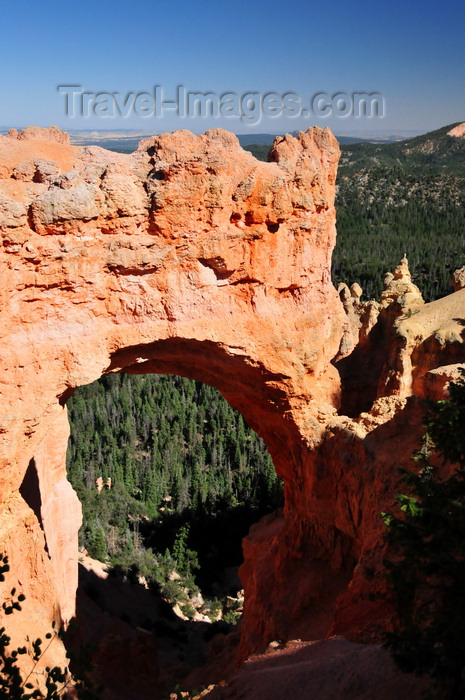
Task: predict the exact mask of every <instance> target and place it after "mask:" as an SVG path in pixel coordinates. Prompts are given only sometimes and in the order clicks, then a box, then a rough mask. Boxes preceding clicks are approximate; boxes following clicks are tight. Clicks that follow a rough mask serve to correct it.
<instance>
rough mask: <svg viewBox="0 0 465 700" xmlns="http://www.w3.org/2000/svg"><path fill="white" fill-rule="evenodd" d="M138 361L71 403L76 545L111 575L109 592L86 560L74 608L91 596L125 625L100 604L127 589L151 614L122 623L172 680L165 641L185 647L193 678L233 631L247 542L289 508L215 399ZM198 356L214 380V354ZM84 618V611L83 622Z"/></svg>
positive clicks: (257, 453) (267, 465)
mask: <svg viewBox="0 0 465 700" xmlns="http://www.w3.org/2000/svg"><path fill="white" fill-rule="evenodd" d="M171 350H172V348H170V351H171ZM198 350H199V349H198V347H195V354H197V355H199V352H198ZM152 352H153V349H152ZM136 354H137V356H138V358H137V359H138V362H137V363H136V366H134V364H131V365H127V366H126V367H125V369H124V371H122V372H117V373H112V374H108V375H105V376H103V377H102V378H101V379H100V380H99V381H98V382H95V383H94V384H93V385H89V386H83V387H80V388H79V389H78V390H77V391H76V392H75V394H74V396H73V397H72V399H71V400H70V401H68V412H69V416H70V419H71V425H72V430H71V438H70V443H69V448H68V457H67V462H68V477H69V479H70V481H71V483H72V485H73V487H74V488H75V489H76V491H77V492H78V495H79V498H80V500H81V503H82V505H83V510H84V523H83V529H81V546H82V547H84V548H85V549H87V550H88V552H89V554H91V555H92V557H93V558H94V557H95V558H96V559H103V560H105V561H106V562H107V563H109V564H110V565H111V566H110V567H109V568H110V570H111V573H112V576H111V577H110V578H111V579H112V580H111V582H107V584H106V585H103V584H102V581H99V580H98V577H97V578H96V576H95V572H94V571H93V569H92V566H93V564H92V563H91V562H90V560H89V559H87V558H86V559H85V570H84V568H81V572H80V589H81V590H80V592H79V595H78V601H79V599H80V597H81V598H82V596H83V593H86V594H87V596H89V595H90V597H91V598H93V600H94V602H96V603H97V604H98V605H99V606H100V607H101V608H102V609H106V610H107V612H108V611H110V612H112V613H113V614H116V615H118V609H117V606H116V605H115V604H113V603H112V602H111V600H110V601H109V600H105V597H107V598H108V599H111V596H112V595H113V596H114V592H113V593H112V592H111V590H110V588H111V586H113V588H114V587H116V588H117V589H118V590H122V587H124V584H123V581H126V583H127V584H129V585H127V586H126V590H127V591H131V590H132V591H133V592H135V597H136V598H137V599H139V598H140V597H141V596H142V599H143V601H144V602H143V603H142V605H143V606H144V607H145V610H144V612H143V614H141V611H140V610H135V611H134V612H130V613H128V612H127V610H120V611H119V616H120V617H122V618H123V620H125V621H126V622H129V623H131V624H132V625H133V626H135V627H138V626H139V627H140V626H142V627H144V628H145V629H147V630H148V631H149V632H151V633H152V634H153V635H154V637H155V639H156V640H157V642H156V643H157V645H160V644H161V646H162V648H163V650H164V655H163V654H162V657H163V658H162V659H161V661H160V663H165V664H167V668H165V669H164V671H163V673H168V674H169V668H170V664H171V663H172V662H171V661H170V660H169V659H168V661H166V658H165V657H166V656H168V657H169V653H168V652H167V651H166V649H167V647H169V644H168V642H167V641H166V639H167V637H168V638H169V637H170V636H171V637H173V635H174V641H175V642H176V643H177V644H179V639H180V637H184V638H185V639H186V638H187V640H188V643H187V644H186V643H181V652H178V656H179V654H181V656H183V657H184V663H185V664H186V665H187V666H190V668H191V670H192V668H194V667H195V666H196V665H201V664H202V663H203V662H204V661H205V660H206V655H207V650H208V645H209V640H210V639H211V638H212V637H213V636H214V635H215V633H217V632H218V631H221V632H223V633H226V632H231V631H233V629H234V628H233V626H232V625H233V623H236V622H237V620H238V618H239V616H240V612H241V610H242V600H243V598H242V592H241V588H242V586H241V583H240V580H239V578H238V576H237V568H238V566H239V564H240V563H241V559H242V552H241V543H242V539H243V537H244V536H246V535H247V533H248V530H249V527H250V526H251V525H252V524H253V523H254V522H256V521H258V520H259V519H260V518H261V517H262V516H263V515H265V514H269V513H270V512H272V511H276V510H277V509H278V508H279V507H280V506H281V505H282V488H281V486H280V480H279V479H278V477H277V475H276V471H275V469H274V466H273V463H272V461H271V458H270V456H269V454H268V452H267V450H266V447H265V444H264V442H263V441H262V440H261V439H260V438H258V436H257V435H256V434H255V433H254V431H252V430H251V429H250V428H249V427H248V426H247V424H246V422H245V421H244V419H243V417H242V415H241V414H240V413H239V412H238V411H236V410H235V409H233V408H232V407H231V405H230V404H229V403H228V402H227V401H226V400H225V399H224V398H223V397H222V396H221V395H220V393H219V392H218V391H217V390H216V389H214V388H213V387H212V386H210V385H207V384H205V383H203V382H200V381H199V380H197V381H196V380H189V379H187V378H185V377H182V376H179V375H176V376H175V375H165V374H164V375H161V374H152V373H146V372H144V373H141V370H147V369H148V365H147V363H148V362H153V360H149V359H148V357H147V355H148V353H147V352H146V353H145V354H144V353H143V352H141V349H138V352H137V353H136ZM199 356H201V357H202V361H207V362H209V365H210V368H211V373H210V376H212V375H213V371H214V366H213V364H212V361H211V357H210V356H209V353H208V352H204V353H201V354H200V355H199ZM141 359H142V360H143V361H142V362H141ZM126 361H127V355H126V357H125V362H126ZM172 362H173V355H171V363H172ZM219 364H220V366H221V363H219ZM161 365H162V363H161V361H157V362H156V363H155V365H153V366H157V367H159V366H161ZM150 368H152V365H150ZM163 368H164V369H166V368H167V364H166V365H165V366H164V367H163ZM128 369H132V370H133V372H132V373H128V371H127V370H128ZM134 370H137V371H136V372H134ZM186 373H187V372H186ZM192 373H194V371H192ZM105 518H106V519H107V522H104V520H105ZM197 564H199V565H200V566H199V568H198V569H197ZM137 583H138V585H136V587H135V584H137ZM141 583H142V586H143V587H146V589H147V591H146V593H147V596H146V597H145V598H144V596H143V593H142V591H141V585H140V584H141ZM154 592H155V594H156V595H151V594H153V593H154ZM159 594H161V596H160V595H159ZM127 595H129V594H128V593H127V592H126V594H125V596H127ZM163 601H165V602H166V601H168V602H169V604H170V609H169V610H168V609H167V607H166V605H164V604H163ZM131 605H135V606H136V608H137V606H138V605H140V600H139V603H131ZM147 606H150V607H151V608H152V609H151V611H150V612H148V610H147ZM84 607H85V606H84V605H83V603H82V600H81V604H80V605H78V616H79V614H81V615H83V614H84V613H83V612H82V611H83V610H84ZM173 608H174V609H175V612H176V613H177V615H178V618H176V617H175V616H173V613H172V609H173ZM128 609H130V606H128ZM79 611H81V613H80V612H79ZM181 618H185V619H184V622H182V621H181ZM196 623H197V627H198V629H197V630H194V627H195V624H196ZM83 624H84V625H86V624H88V623H86V622H84V623H83ZM167 627H168V635H167V634H166V632H167ZM208 627H210V629H208ZM160 630H161V631H162V633H161V634H160ZM186 635H187V636H186ZM235 637H236V642H235V644H236V645H237V642H238V637H237V634H236V635H235ZM160 638H164V640H163V641H160ZM171 641H172V646H174V642H173V640H171ZM193 648H195V653H192V649H193ZM189 649H190V651H189ZM234 655H235V652H234V650H233V649H232V650H231V654H230V656H231V658H233V657H234ZM177 661H178V662H179V658H177ZM167 669H168V670H167Z"/></svg>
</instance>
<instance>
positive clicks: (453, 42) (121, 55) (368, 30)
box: [0, 0, 465, 134]
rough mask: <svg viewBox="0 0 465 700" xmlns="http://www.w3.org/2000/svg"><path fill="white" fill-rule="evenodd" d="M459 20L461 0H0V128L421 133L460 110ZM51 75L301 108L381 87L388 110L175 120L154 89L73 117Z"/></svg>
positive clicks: (463, 95)
mask: <svg viewBox="0 0 465 700" xmlns="http://www.w3.org/2000/svg"><path fill="white" fill-rule="evenodd" d="M464 29H465V3H464V2H463V0H452V1H451V2H442V3H439V2H437V1H435V2H432V1H430V0H426V1H424V2H412V1H411V0H404V2H399V1H398V0H394V1H393V2H389V3H379V2H374V1H372V2H365V1H363V0H353V1H352V2H347V1H342V0H321V1H320V2H314V1H313V0H311V1H308V2H297V1H295V0H288V1H287V2H276V1H274V2H273V1H272V0H271V1H268V2H262V1H259V2H254V1H253V0H249V1H248V2H244V1H243V0H235V1H234V2H230V1H229V0H225V1H223V2H219V1H218V0H215V1H214V2H213V0H204V1H203V2H193V1H192V0H191V1H190V2H187V1H185V0H169V2H158V1H156V0H152V1H150V0H133V1H132V2H131V3H127V2H121V1H120V0H113V1H112V2H109V1H107V0H103V1H100V2H99V1H98V0H94V1H93V2H89V1H88V0H81V2H76V3H65V2H63V1H61V2H56V0H49V1H48V2H46V3H38V2H36V1H35V0H34V2H32V1H31V0H29V1H27V2H23V3H21V4H15V5H13V3H11V2H4V3H3V4H2V11H1V35H2V62H1V67H0V86H1V100H0V126H17V127H22V126H25V125H27V124H39V125H49V124H57V125H58V126H60V127H62V128H64V129H79V128H81V129H86V128H91V129H121V128H128V129H129V128H133V129H140V130H145V131H155V132H156V131H164V130H172V129H177V128H188V129H191V130H192V131H196V132H203V131H205V129H207V128H210V127H211V126H222V127H224V128H227V129H230V130H231V131H235V132H242V133H250V132H254V131H255V132H267V133H283V132H286V131H292V130H294V129H303V128H307V126H310V125H312V124H318V125H320V126H325V125H329V126H330V127H331V128H332V129H333V131H335V132H336V133H337V134H345V133H347V134H353V133H360V134H363V133H367V132H374V131H382V132H388V133H389V132H395V131H402V132H407V131H415V132H424V131H429V130H431V129H435V128H438V127H440V126H443V125H445V124H449V123H452V122H457V121H465V31H464ZM58 85H80V86H82V89H83V90H84V91H87V92H91V93H94V94H97V93H109V94H110V95H111V99H112V100H113V95H114V94H117V95H119V96H121V99H122V100H124V99H126V98H127V94H128V93H132V94H133V95H134V96H135V95H136V94H138V93H140V92H145V93H148V94H149V96H150V95H153V92H154V86H155V85H159V86H161V88H162V90H163V98H164V99H165V100H169V99H173V98H174V96H175V94H176V86H177V85H183V86H184V87H185V89H186V91H189V92H213V93H214V94H215V95H217V96H218V99H220V96H221V95H222V94H223V93H226V92H227V93H234V94H235V95H236V96H237V99H238V100H239V103H238V104H240V99H242V96H243V95H244V93H247V92H254V93H256V94H257V95H259V100H260V99H262V97H263V96H264V95H265V94H267V93H275V94H276V95H277V96H278V97H279V98H281V96H282V95H283V94H285V93H295V94H296V95H298V96H299V97H300V99H301V101H302V106H303V107H308V106H309V105H310V104H311V98H312V96H314V95H315V94H316V93H325V94H326V95H328V96H329V97H332V96H333V95H334V94H335V93H344V94H345V95H348V96H351V95H352V94H353V93H354V92H378V93H380V94H381V95H382V96H383V97H384V100H385V102H384V107H385V114H384V117H383V118H371V119H367V118H366V117H358V118H355V117H353V116H351V115H349V116H346V117H341V116H338V117H336V116H334V115H329V116H327V117H323V116H320V115H319V114H317V113H316V112H315V111H314V110H313V111H312V110H310V115H309V116H308V117H306V118H303V117H300V116H299V117H292V116H290V115H289V114H287V113H285V110H284V108H283V109H282V110H281V112H280V113H279V115H278V116H274V117H273V116H269V115H266V114H265V115H263V116H262V118H261V119H260V120H258V121H257V120H256V119H255V121H256V123H254V124H252V122H251V121H247V120H244V119H241V118H240V117H239V116H236V117H224V116H223V117H222V118H216V119H214V118H208V117H204V118H193V117H185V118H181V117H178V116H177V115H176V114H175V112H174V111H173V110H165V111H164V114H163V116H162V117H159V116H154V115H153V114H152V113H151V112H150V108H151V105H150V100H149V101H148V102H145V103H144V104H143V105H142V107H143V108H144V105H145V108H146V110H147V111H146V112H143V111H141V110H140V109H139V114H137V113H136V112H135V110H134V109H133V110H132V112H131V114H130V115H129V116H128V117H127V118H122V117H118V116H115V117H112V118H110V117H107V118H103V117H101V116H100V117H98V116H96V113H95V109H94V107H95V103H94V102H91V103H90V106H89V114H90V116H89V117H88V118H84V117H80V116H79V104H78V102H79V101H78V102H76V107H75V112H76V116H74V117H73V118H71V117H68V116H67V115H66V113H65V103H66V97H65V95H63V94H60V93H59V92H58V91H57V86H58ZM95 99H97V98H95ZM106 99H107V98H104V100H106ZM131 99H132V97H131V95H130V96H129V102H127V103H126V104H127V105H129V104H130V100H131ZM108 104H109V103H107V107H108ZM251 104H252V103H249V114H253V110H252V111H251ZM276 104H277V103H273V105H274V106H276ZM113 106H114V104H113ZM278 106H279V105H278ZM294 106H295V105H294ZM323 106H324V104H323ZM152 107H153V104H152ZM236 107H237V105H236V106H235V107H234V109H236ZM331 107H332V105H331ZM234 109H233V113H234ZM333 111H334V110H333ZM152 112H153V110H152ZM107 113H108V111H107ZM113 113H114V114H117V111H116V109H114V110H113ZM144 113H145V114H148V115H149V116H145V117H143V116H140V114H144ZM254 114H255V115H256V114H257V112H255V113H254ZM268 114H270V111H269V110H268Z"/></svg>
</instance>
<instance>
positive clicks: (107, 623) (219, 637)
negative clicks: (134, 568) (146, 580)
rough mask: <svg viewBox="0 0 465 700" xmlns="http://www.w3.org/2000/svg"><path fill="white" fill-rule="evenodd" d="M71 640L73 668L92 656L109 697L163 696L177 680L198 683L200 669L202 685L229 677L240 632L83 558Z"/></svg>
mask: <svg viewBox="0 0 465 700" xmlns="http://www.w3.org/2000/svg"><path fill="white" fill-rule="evenodd" d="M231 630H232V631H231ZM65 643H66V646H67V648H68V652H69V653H70V655H71V656H72V658H74V659H75V660H74V664H75V665H74V667H73V665H72V669H73V668H74V669H76V668H79V666H81V667H83V666H85V665H86V664H88V663H89V662H90V665H91V667H92V677H93V680H94V682H95V683H101V684H103V686H104V687H105V690H104V693H103V698H104V700H148V698H150V700H157V698H160V697H162V696H163V695H164V694H165V693H167V692H168V693H169V691H170V690H171V689H173V688H174V687H175V686H176V685H177V684H180V685H181V686H183V685H186V686H188V687H192V681H191V682H189V676H190V675H191V674H193V673H194V676H195V681H196V682H197V687H199V686H200V685H201V686H207V685H209V684H210V683H215V682H218V681H220V680H222V679H224V678H227V677H229V676H230V675H231V674H232V672H233V670H234V659H235V655H236V650H237V646H238V643H239V631H238V629H236V628H231V626H230V625H227V624H226V623H224V622H216V623H207V622H192V621H184V620H182V619H180V618H179V617H177V616H176V615H175V614H174V613H173V611H172V609H171V607H170V606H169V605H168V604H167V603H166V602H165V601H164V600H163V599H162V598H161V596H160V595H158V594H157V593H156V592H154V591H152V590H150V589H147V588H146V587H145V586H143V585H141V584H139V583H130V582H128V581H127V580H123V579H122V578H121V577H118V576H107V577H106V578H103V577H102V576H100V575H99V573H98V572H95V571H92V570H89V569H87V568H85V567H84V566H83V565H82V564H81V565H80V566H79V588H78V593H77V605H76V618H75V619H74V620H73V621H72V623H71V625H70V629H69V631H68V632H67V634H66V641H65Z"/></svg>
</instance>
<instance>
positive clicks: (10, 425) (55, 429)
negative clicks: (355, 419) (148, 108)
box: [0, 129, 343, 634]
mask: <svg viewBox="0 0 465 700" xmlns="http://www.w3.org/2000/svg"><path fill="white" fill-rule="evenodd" d="M35 138H38V139H40V140H34V139H35ZM338 153H339V149H338V145H337V142H336V140H335V139H334V137H333V136H332V135H331V133H330V132H329V131H328V130H324V131H322V130H320V129H313V130H309V131H308V132H307V133H305V134H301V135H300V136H299V138H298V139H295V138H293V137H291V136H287V137H286V138H284V139H280V140H279V142H277V143H276V144H275V146H274V149H273V154H272V158H273V162H271V163H261V162H258V161H256V160H255V159H254V158H253V156H252V155H251V154H250V153H247V152H245V151H243V150H242V149H241V148H240V146H239V143H238V141H237V139H236V137H235V136H233V135H232V134H229V133H227V132H224V131H221V130H211V131H209V132H207V133H206V134H205V135H203V136H194V135H193V134H191V133H189V132H177V133H175V134H165V135H163V136H158V137H154V138H151V139H148V140H146V141H144V142H142V143H141V145H140V147H139V150H138V151H137V152H136V153H134V154H132V155H120V154H115V153H110V152H107V151H104V150H102V149H101V148H98V147H90V148H78V147H71V146H69V145H68V143H67V139H66V138H65V137H64V136H63V135H61V134H60V133H59V132H58V133H57V131H56V130H51V131H48V132H47V131H42V130H31V129H29V130H27V132H26V133H22V134H14V133H13V134H10V136H8V137H0V163H1V171H0V175H1V180H0V215H1V219H0V225H1V232H2V243H3V246H2V252H1V261H0V266H1V268H0V269H1V275H2V282H3V283H2V288H1V291H0V303H1V320H2V323H1V326H0V328H1V334H2V357H1V363H2V388H1V392H2V413H1V423H0V439H1V467H2V469H1V472H0V484H1V490H0V493H1V498H2V503H1V508H2V514H1V515H0V527H1V528H2V535H3V542H4V546H5V548H6V549H7V550H8V551H9V550H15V551H17V552H20V551H23V550H25V551H27V552H28V556H29V557H30V558H32V559H33V562H32V563H31V564H30V563H29V560H28V559H26V560H24V561H21V562H20V561H17V559H16V558H15V557H12V563H13V566H12V572H11V579H12V581H11V583H19V579H21V583H20V585H22V587H23V588H24V589H25V593H26V595H27V600H28V609H29V610H34V611H35V613H34V614H36V616H37V625H36V626H35V627H34V630H29V632H30V633H35V629H36V628H37V632H38V633H40V634H43V629H39V628H40V627H41V626H42V628H43V626H48V624H49V623H50V620H51V618H52V617H57V616H58V617H60V618H61V619H63V620H65V621H66V620H68V619H69V617H70V616H71V615H72V612H73V605H74V594H75V588H76V572H77V539H76V537H77V529H78V526H79V506H78V503H77V499H76V497H75V495H74V494H73V492H72V489H71V488H70V487H69V484H68V483H67V482H66V475H65V463H64V456H65V451H66V445H67V438H68V427H67V423H66V408H65V404H66V399H67V398H68V397H69V396H70V394H71V392H72V391H73V389H74V388H75V387H76V386H79V385H81V384H85V383H88V382H91V381H93V380H94V379H96V378H98V377H99V376H100V375H101V374H102V373H105V372H112V371H113V372H114V371H120V370H122V369H124V370H126V371H131V372H152V371H153V372H168V373H171V372H172V373H179V374H184V375H186V376H188V377H196V378H198V379H201V380H203V381H205V382H208V383H211V384H214V385H215V386H217V387H218V388H219V389H220V390H221V391H222V392H223V394H224V395H225V396H226V397H227V398H228V400H229V401H230V402H231V403H232V404H233V405H234V406H236V407H237V408H238V409H239V410H241V411H242V413H243V414H244V416H245V417H246V419H247V420H248V422H249V423H250V424H251V425H252V426H253V427H254V428H256V429H257V431H258V432H259V433H260V434H261V435H262V436H263V437H264V438H265V440H266V441H267V443H268V445H269V447H270V451H271V453H272V454H273V457H274V460H275V464H276V468H277V469H278V471H279V472H280V474H281V475H282V476H284V477H285V478H286V479H287V480H288V481H289V483H291V481H292V480H293V479H294V473H295V465H294V462H295V461H297V462H299V463H300V462H301V459H302V458H301V456H300V452H301V451H302V449H303V448H306V445H307V442H308V440H310V439H311V440H315V439H318V435H319V433H321V430H322V428H323V424H322V423H320V422H319V420H318V411H321V410H330V409H331V405H334V404H336V403H337V400H338V398H337V397H338V391H339V385H338V377H337V372H336V370H335V369H334V367H333V366H332V365H331V364H330V360H331V358H332V357H333V356H334V355H335V353H336V351H337V348H338V345H339V338H340V333H341V325H342V323H343V313H342V308H341V307H340V304H339V301H338V298H337V294H336V292H335V290H334V289H333V287H332V285H331V281H330V273H329V270H330V257H331V251H332V248H333V246H334V241H335V225H334V224H335V215H334V183H335V175H336V164H337V158H338ZM325 407H327V408H325ZM300 423H302V424H305V426H306V428H305V434H303V433H302V432H301V429H300V427H299V424H300ZM28 465H29V466H28ZM28 469H29V477H28V479H27V483H25V482H24V478H25V474H26V472H27V470H28ZM26 486H27V488H26ZM25 522H27V523H28V525H27V527H28V528H29V530H30V532H31V534H30V536H29V537H26V536H23V535H22V534H21V532H22V528H24V527H25V525H24V523H25ZM13 579H14V580H13ZM39 601H40V602H39ZM18 617H19V616H18ZM29 624H31V617H30V616H29V619H28V625H29Z"/></svg>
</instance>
